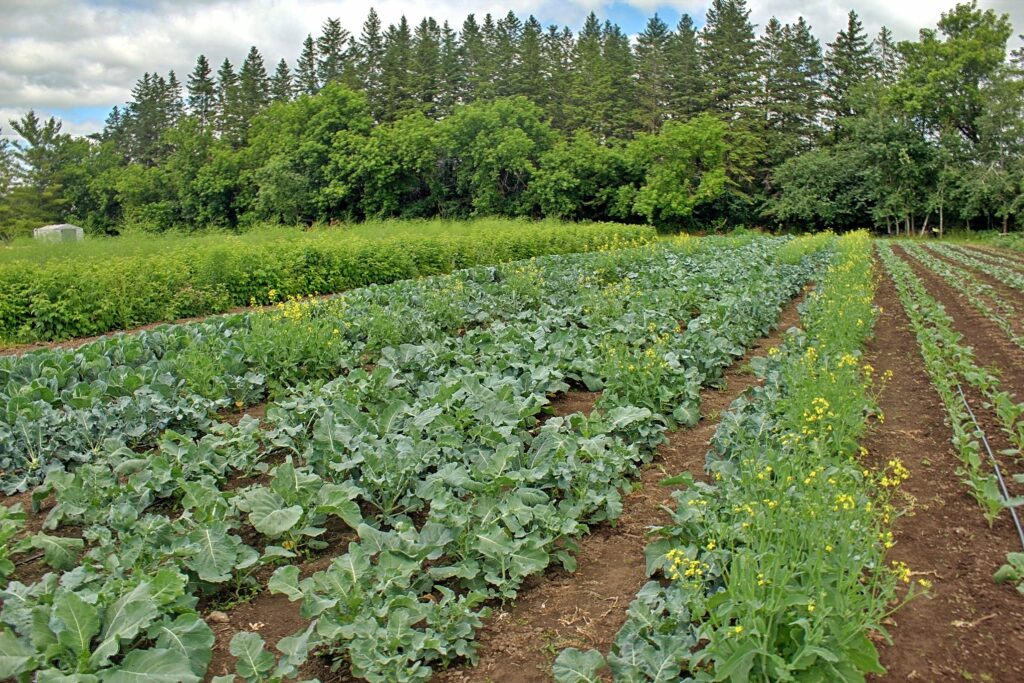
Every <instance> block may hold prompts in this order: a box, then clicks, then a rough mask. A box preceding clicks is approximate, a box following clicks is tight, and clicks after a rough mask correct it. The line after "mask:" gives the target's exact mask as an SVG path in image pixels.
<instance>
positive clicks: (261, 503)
mask: <svg viewBox="0 0 1024 683" xmlns="http://www.w3.org/2000/svg"><path fill="white" fill-rule="evenodd" d="M245 505H246V508H247V509H248V510H249V522H250V523H251V524H252V525H253V527H254V528H255V529H256V531H258V532H260V533H261V534H263V535H264V536H267V537H269V538H277V537H279V536H281V535H282V534H284V533H285V532H286V531H289V530H290V529H291V528H292V527H294V526H295V525H296V524H298V522H299V520H300V519H302V506H301V505H292V506H291V507H286V504H285V501H284V499H283V498H282V497H281V496H280V495H279V494H277V493H275V492H274V491H271V490H269V489H257V490H255V491H252V492H250V493H249V494H248V495H246V499H245Z"/></svg>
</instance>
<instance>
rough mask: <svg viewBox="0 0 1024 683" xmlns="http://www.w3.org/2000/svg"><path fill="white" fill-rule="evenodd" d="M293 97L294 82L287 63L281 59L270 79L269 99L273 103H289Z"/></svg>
mask: <svg viewBox="0 0 1024 683" xmlns="http://www.w3.org/2000/svg"><path fill="white" fill-rule="evenodd" d="M294 96H295V82H294V81H293V80H292V71H291V69H289V68H288V62H287V61H285V60H284V59H282V60H281V61H280V62H278V63H277V68H276V69H275V70H274V75H273V76H271V77H270V99H271V100H272V101H274V102H289V101H291V99H292V97H294Z"/></svg>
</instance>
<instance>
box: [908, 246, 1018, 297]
mask: <svg viewBox="0 0 1024 683" xmlns="http://www.w3.org/2000/svg"><path fill="white" fill-rule="evenodd" d="M928 248H929V249H931V250H933V251H935V252H936V253H939V254H942V255H943V256H945V257H947V258H950V259H953V260H954V261H957V262H958V263H962V264H963V265H965V266H970V267H971V268H976V269H978V270H980V271H981V272H983V273H987V274H988V275H991V276H992V277H994V278H996V279H998V280H999V281H1000V282H1002V283H1003V284H1005V285H1007V286H1008V287H1011V288H1013V289H1016V290H1017V291H1018V292H1024V272H1021V271H1020V270H1015V269H1014V268H1011V267H1008V266H1004V265H998V264H997V263H995V262H993V261H992V259H991V258H987V256H988V255H987V254H982V253H979V252H978V251H976V250H974V249H970V248H968V247H963V246H960V245H951V244H930V245H928Z"/></svg>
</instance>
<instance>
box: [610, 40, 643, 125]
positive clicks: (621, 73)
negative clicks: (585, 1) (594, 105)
mask: <svg viewBox="0 0 1024 683" xmlns="http://www.w3.org/2000/svg"><path fill="white" fill-rule="evenodd" d="M601 56H602V58H603V59H604V64H605V69H606V70H607V71H608V80H609V85H610V87H611V91H610V93H609V96H610V101H609V106H608V108H607V110H606V113H605V117H606V118H605V125H606V129H605V130H606V134H607V135H609V136H612V137H626V136H627V135H629V134H630V133H631V132H632V131H633V130H635V128H636V121H637V116H638V113H637V112H638V110H637V93H636V78H635V73H636V66H635V64H634V60H633V50H632V47H631V46H630V44H629V36H627V35H626V34H625V33H623V32H622V29H620V28H619V27H618V26H617V25H616V24H613V23H611V22H610V21H606V22H605V23H604V28H603V29H602V31H601Z"/></svg>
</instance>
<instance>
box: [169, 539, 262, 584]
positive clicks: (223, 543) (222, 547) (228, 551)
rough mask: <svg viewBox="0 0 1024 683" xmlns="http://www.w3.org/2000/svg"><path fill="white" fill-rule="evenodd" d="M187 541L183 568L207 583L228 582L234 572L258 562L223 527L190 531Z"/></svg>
mask: <svg viewBox="0 0 1024 683" xmlns="http://www.w3.org/2000/svg"><path fill="white" fill-rule="evenodd" d="M188 540H189V548H190V550H191V554H190V555H189V557H188V558H187V559H186V560H185V566H186V567H188V568H189V569H191V570H193V571H194V572H196V574H198V575H199V578H200V579H202V580H203V581H209V582H210V583H223V582H224V581H228V580H229V579H230V578H231V574H232V571H233V570H234V569H236V568H244V567H246V566H249V565H251V564H252V563H254V562H255V561H256V559H258V558H257V556H256V552H255V551H254V550H252V548H249V547H248V546H246V545H245V544H243V543H242V542H241V541H240V540H238V539H237V538H233V537H232V536H231V535H229V534H228V532H227V527H226V526H224V525H220V526H214V527H210V528H207V529H199V530H197V531H194V532H193V533H191V534H189V537H188Z"/></svg>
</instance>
